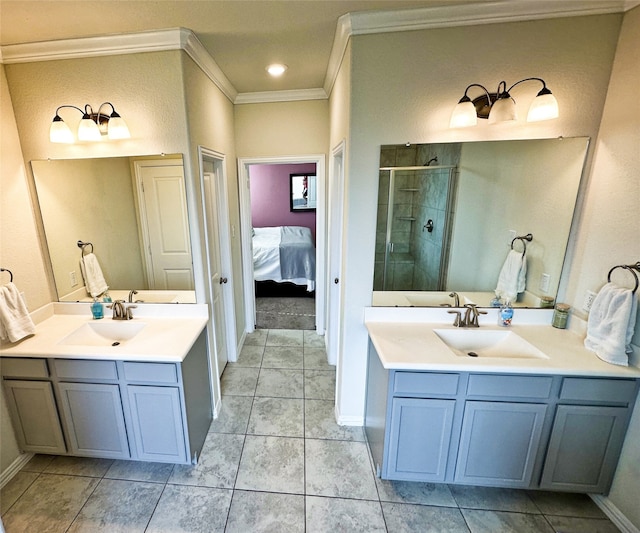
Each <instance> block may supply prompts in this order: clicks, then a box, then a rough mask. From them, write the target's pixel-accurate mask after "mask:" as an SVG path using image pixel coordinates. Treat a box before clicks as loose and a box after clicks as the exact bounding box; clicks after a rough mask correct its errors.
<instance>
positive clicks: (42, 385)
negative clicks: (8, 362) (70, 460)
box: [4, 380, 67, 454]
mask: <svg viewBox="0 0 640 533" xmlns="http://www.w3.org/2000/svg"><path fill="white" fill-rule="evenodd" d="M4 387H5V391H6V393H7V394H6V398H7V406H8V408H9V411H10V412H11V418H12V419H13V422H14V424H13V425H14V428H15V431H16V439H17V441H18V445H19V446H20V449H22V450H24V451H27V452H35V453H54V454H57V453H66V451H67V450H66V448H65V445H64V437H63V436H62V428H61V427H60V420H59V418H58V410H57V409H56V402H55V399H54V397H53V390H52V388H51V383H49V382H48V381H19V380H5V381H4Z"/></svg>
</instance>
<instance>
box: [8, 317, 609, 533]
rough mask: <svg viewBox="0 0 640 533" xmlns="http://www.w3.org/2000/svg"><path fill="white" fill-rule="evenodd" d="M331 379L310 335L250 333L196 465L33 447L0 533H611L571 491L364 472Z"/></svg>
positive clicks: (360, 440)
mask: <svg viewBox="0 0 640 533" xmlns="http://www.w3.org/2000/svg"><path fill="white" fill-rule="evenodd" d="M334 386H335V370H334V368H333V367H330V366H328V365H327V364H326V361H325V357H324V353H323V349H322V339H321V338H320V337H317V336H316V335H315V333H314V332H312V331H301V330H281V329H276V330H269V331H267V330H256V332H255V333H253V334H251V335H250V336H249V338H248V339H247V342H246V345H245V347H244V348H243V350H242V353H241V356H240V358H239V361H238V363H235V364H229V365H228V366H227V368H226V370H225V372H224V374H223V377H222V392H223V404H222V405H223V407H222V412H221V414H220V416H219V418H218V419H217V420H215V421H214V422H213V423H212V425H211V429H210V432H209V435H208V437H207V440H206V442H205V446H204V449H203V450H202V455H201V457H200V461H199V463H198V465H197V466H179V465H170V464H154V463H140V462H128V461H112V460H101V459H82V458H70V457H49V456H44V455H38V456H35V457H34V459H33V460H31V462H30V463H29V464H27V465H26V466H25V467H24V469H23V470H22V471H21V472H19V473H18V475H17V476H16V477H15V478H13V480H12V481H11V482H10V483H9V484H8V485H7V486H6V487H5V488H4V489H3V490H2V494H1V496H2V498H1V500H0V501H1V513H2V520H3V521H4V527H5V529H6V532H7V533H24V532H37V533H44V532H58V531H59V532H91V533H97V532H109V533H116V532H127V533H130V532H131V533H132V532H147V533H151V532H153V533H159V532H163V533H168V532H172V533H175V532H206V533H212V532H217V531H220V532H222V531H225V532H241V533H259V532H273V533H286V532H290V531H291V532H307V533H316V532H318V533H335V532H349V533H352V532H363V533H374V532H389V533H403V532H420V533H426V532H431V531H433V532H444V531H448V532H466V533H469V532H472V533H476V532H482V533H500V532H514V533H515V532H517V533H529V532H550V533H551V532H553V531H556V532H564V533H569V532H580V533H590V532H601V533H608V532H615V531H617V529H616V528H615V527H614V525H613V524H612V523H611V522H610V521H609V520H608V519H607V518H606V517H605V515H603V513H602V512H601V511H600V510H599V509H598V508H597V507H596V505H595V504H594V503H593V502H592V501H591V500H590V499H589V498H588V497H587V496H583V495H573V494H557V493H546V492H527V491H515V490H507V489H487V488H478V487H463V486H454V485H450V486H448V485H432V484H428V483H409V482H389V481H381V480H379V479H376V478H375V477H374V474H373V470H372V467H371V461H370V457H369V454H368V450H367V447H366V444H365V442H364V437H363V433H362V430H361V429H360V428H348V427H339V426H337V425H336V424H335V422H334V416H333V395H334V392H333V391H334Z"/></svg>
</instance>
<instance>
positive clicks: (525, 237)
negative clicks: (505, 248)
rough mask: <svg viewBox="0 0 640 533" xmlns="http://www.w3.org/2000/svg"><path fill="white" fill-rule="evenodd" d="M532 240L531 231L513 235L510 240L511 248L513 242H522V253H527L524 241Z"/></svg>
mask: <svg viewBox="0 0 640 533" xmlns="http://www.w3.org/2000/svg"><path fill="white" fill-rule="evenodd" d="M532 240H533V235H531V233H527V234H526V235H520V236H519V237H514V239H513V240H512V241H511V249H512V250H513V243H514V242H516V241H520V242H522V246H524V250H523V252H522V253H523V254H526V253H527V243H526V242H525V241H529V242H531V241H532Z"/></svg>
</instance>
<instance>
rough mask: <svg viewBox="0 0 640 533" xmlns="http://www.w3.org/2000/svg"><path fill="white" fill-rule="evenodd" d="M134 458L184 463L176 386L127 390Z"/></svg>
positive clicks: (183, 442)
mask: <svg viewBox="0 0 640 533" xmlns="http://www.w3.org/2000/svg"><path fill="white" fill-rule="evenodd" d="M127 391H128V395H129V404H130V406H131V417H132V425H133V437H134V441H135V446H136V452H137V456H138V459H140V460H142V461H157V462H165V463H187V462H188V459H189V458H188V457H187V453H186V449H187V448H186V445H185V432H184V424H183V417H182V408H181V402H180V389H178V388H177V387H151V386H142V385H141V386H137V385H129V386H128V387H127Z"/></svg>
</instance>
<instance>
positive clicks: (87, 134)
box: [49, 102, 131, 143]
mask: <svg viewBox="0 0 640 533" xmlns="http://www.w3.org/2000/svg"><path fill="white" fill-rule="evenodd" d="M104 106H111V111H112V113H111V114H110V115H108V114H106V113H102V112H101V111H102V108H103V107H104ZM66 107H70V108H72V109H77V110H78V111H80V113H82V120H80V124H78V140H79V141H99V140H101V139H102V136H103V135H107V136H108V138H109V139H111V140H116V139H128V138H130V137H131V133H130V132H129V128H128V127H127V123H126V122H125V121H124V119H123V118H122V117H121V116H120V115H119V114H118V113H117V112H116V109H115V107H113V104H112V103H111V102H104V103H102V104H100V107H99V108H98V112H97V113H96V112H94V111H93V108H92V107H91V106H90V105H89V104H86V105H85V106H84V111H83V110H82V109H80V108H79V107H76V106H74V105H61V106H60V107H58V109H56V116H55V117H53V122H51V127H50V128H49V140H50V141H51V142H52V143H73V142H74V141H75V140H74V137H73V133H72V132H71V129H70V128H69V126H68V125H67V124H66V123H65V121H64V120H62V118H61V117H60V115H59V111H60V110H61V109H63V108H66Z"/></svg>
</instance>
